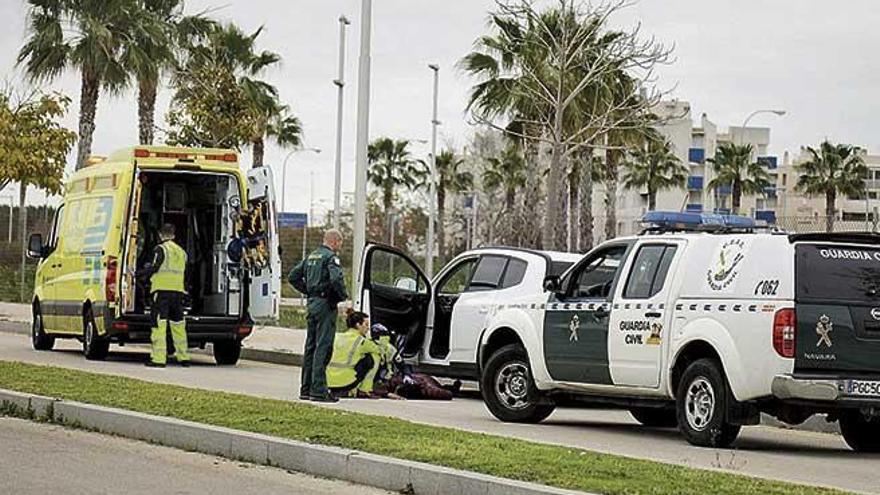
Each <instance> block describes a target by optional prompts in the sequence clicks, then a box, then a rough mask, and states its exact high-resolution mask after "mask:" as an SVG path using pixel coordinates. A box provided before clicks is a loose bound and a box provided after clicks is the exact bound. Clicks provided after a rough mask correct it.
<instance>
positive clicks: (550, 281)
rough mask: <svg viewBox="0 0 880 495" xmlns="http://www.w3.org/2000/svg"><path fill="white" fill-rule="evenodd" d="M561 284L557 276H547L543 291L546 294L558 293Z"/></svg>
mask: <svg viewBox="0 0 880 495" xmlns="http://www.w3.org/2000/svg"><path fill="white" fill-rule="evenodd" d="M560 285H561V283H560V281H559V277H558V276H557V275H548V276H547V277H546V278H545V279H544V290H545V291H547V292H560V289H561V287H560Z"/></svg>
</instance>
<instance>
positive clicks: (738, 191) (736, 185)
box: [730, 179, 742, 215]
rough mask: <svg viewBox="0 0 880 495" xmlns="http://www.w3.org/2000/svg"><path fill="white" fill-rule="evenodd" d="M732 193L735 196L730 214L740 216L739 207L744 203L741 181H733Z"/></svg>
mask: <svg viewBox="0 0 880 495" xmlns="http://www.w3.org/2000/svg"><path fill="white" fill-rule="evenodd" d="M730 193H731V194H732V195H733V198H732V199H731V208H730V212H731V213H733V214H734V215H739V206H740V202H741V201H742V182H741V181H740V180H739V179H733V186H732V187H731V190H730Z"/></svg>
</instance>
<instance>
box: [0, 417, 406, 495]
mask: <svg viewBox="0 0 880 495" xmlns="http://www.w3.org/2000/svg"><path fill="white" fill-rule="evenodd" d="M0 479H2V480H3V486H2V488H0V491H2V492H3V493H14V494H16V495H44V494H47V493H63V494H66V495H77V494H84V495H86V494H88V495H95V494H111V493H114V494H115V493H125V494H129V495H141V494H142V495H156V494H162V493H174V494H196V493H198V494H201V493H211V494H214V495H226V494H229V495H233V494H234V495H238V494H241V493H259V494H261V495H272V494H278V495H281V494H284V495H290V494H302V495H331V494H338V493H345V494H349V495H374V494H375V495H379V494H387V493H388V492H384V491H381V490H376V489H373V488H367V487H363V486H359V485H353V484H351V483H347V482H344V481H335V480H326V479H320V478H314V477H311V476H306V475H304V474H300V473H290V472H287V471H285V470H283V469H277V468H270V467H265V466H257V465H254V464H247V463H242V462H237V461H230V460H227V459H222V458H219V457H212V456H208V455H203V454H196V453H191V452H184V451H182V450H176V449H171V448H167V447H159V446H156V445H151V444H148V443H144V442H137V441H134V440H128V439H124V438H118V437H112V436H108V435H101V434H98V433H90V432H85V431H79V430H70V429H65V428H63V427H60V426H56V425H46V424H39V423H32V422H29V421H24V420H20V419H12V418H2V417H0Z"/></svg>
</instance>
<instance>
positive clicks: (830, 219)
mask: <svg viewBox="0 0 880 495" xmlns="http://www.w3.org/2000/svg"><path fill="white" fill-rule="evenodd" d="M836 202H837V191H835V190H833V189H830V190H828V191H825V232H834V210H835V203H836ZM865 214H867V212H865Z"/></svg>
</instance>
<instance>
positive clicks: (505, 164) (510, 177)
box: [481, 143, 528, 245]
mask: <svg viewBox="0 0 880 495" xmlns="http://www.w3.org/2000/svg"><path fill="white" fill-rule="evenodd" d="M526 169H527V167H526V162H525V159H524V158H523V156H522V153H521V152H520V150H519V149H518V147H517V146H516V145H515V144H513V143H511V144H510V145H508V146H507V148H505V149H504V151H502V152H501V154H500V155H499V156H497V157H490V158H488V159H486V164H485V167H484V168H483V172H482V176H481V177H482V181H483V187H484V188H485V189H486V190H487V191H489V192H494V191H497V190H499V189H500V190H501V193H502V197H503V198H504V207H503V209H502V210H501V212H500V215H501V218H502V228H503V234H502V242H503V243H504V244H510V245H519V244H520V242H519V240H520V239H521V238H522V236H521V235H517V229H516V228H515V223H516V220H515V218H516V195H517V193H518V192H519V191H521V190H522V188H524V187H525V186H526V181H527V179H528V177H527V175H526V174H527V170H526Z"/></svg>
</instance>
